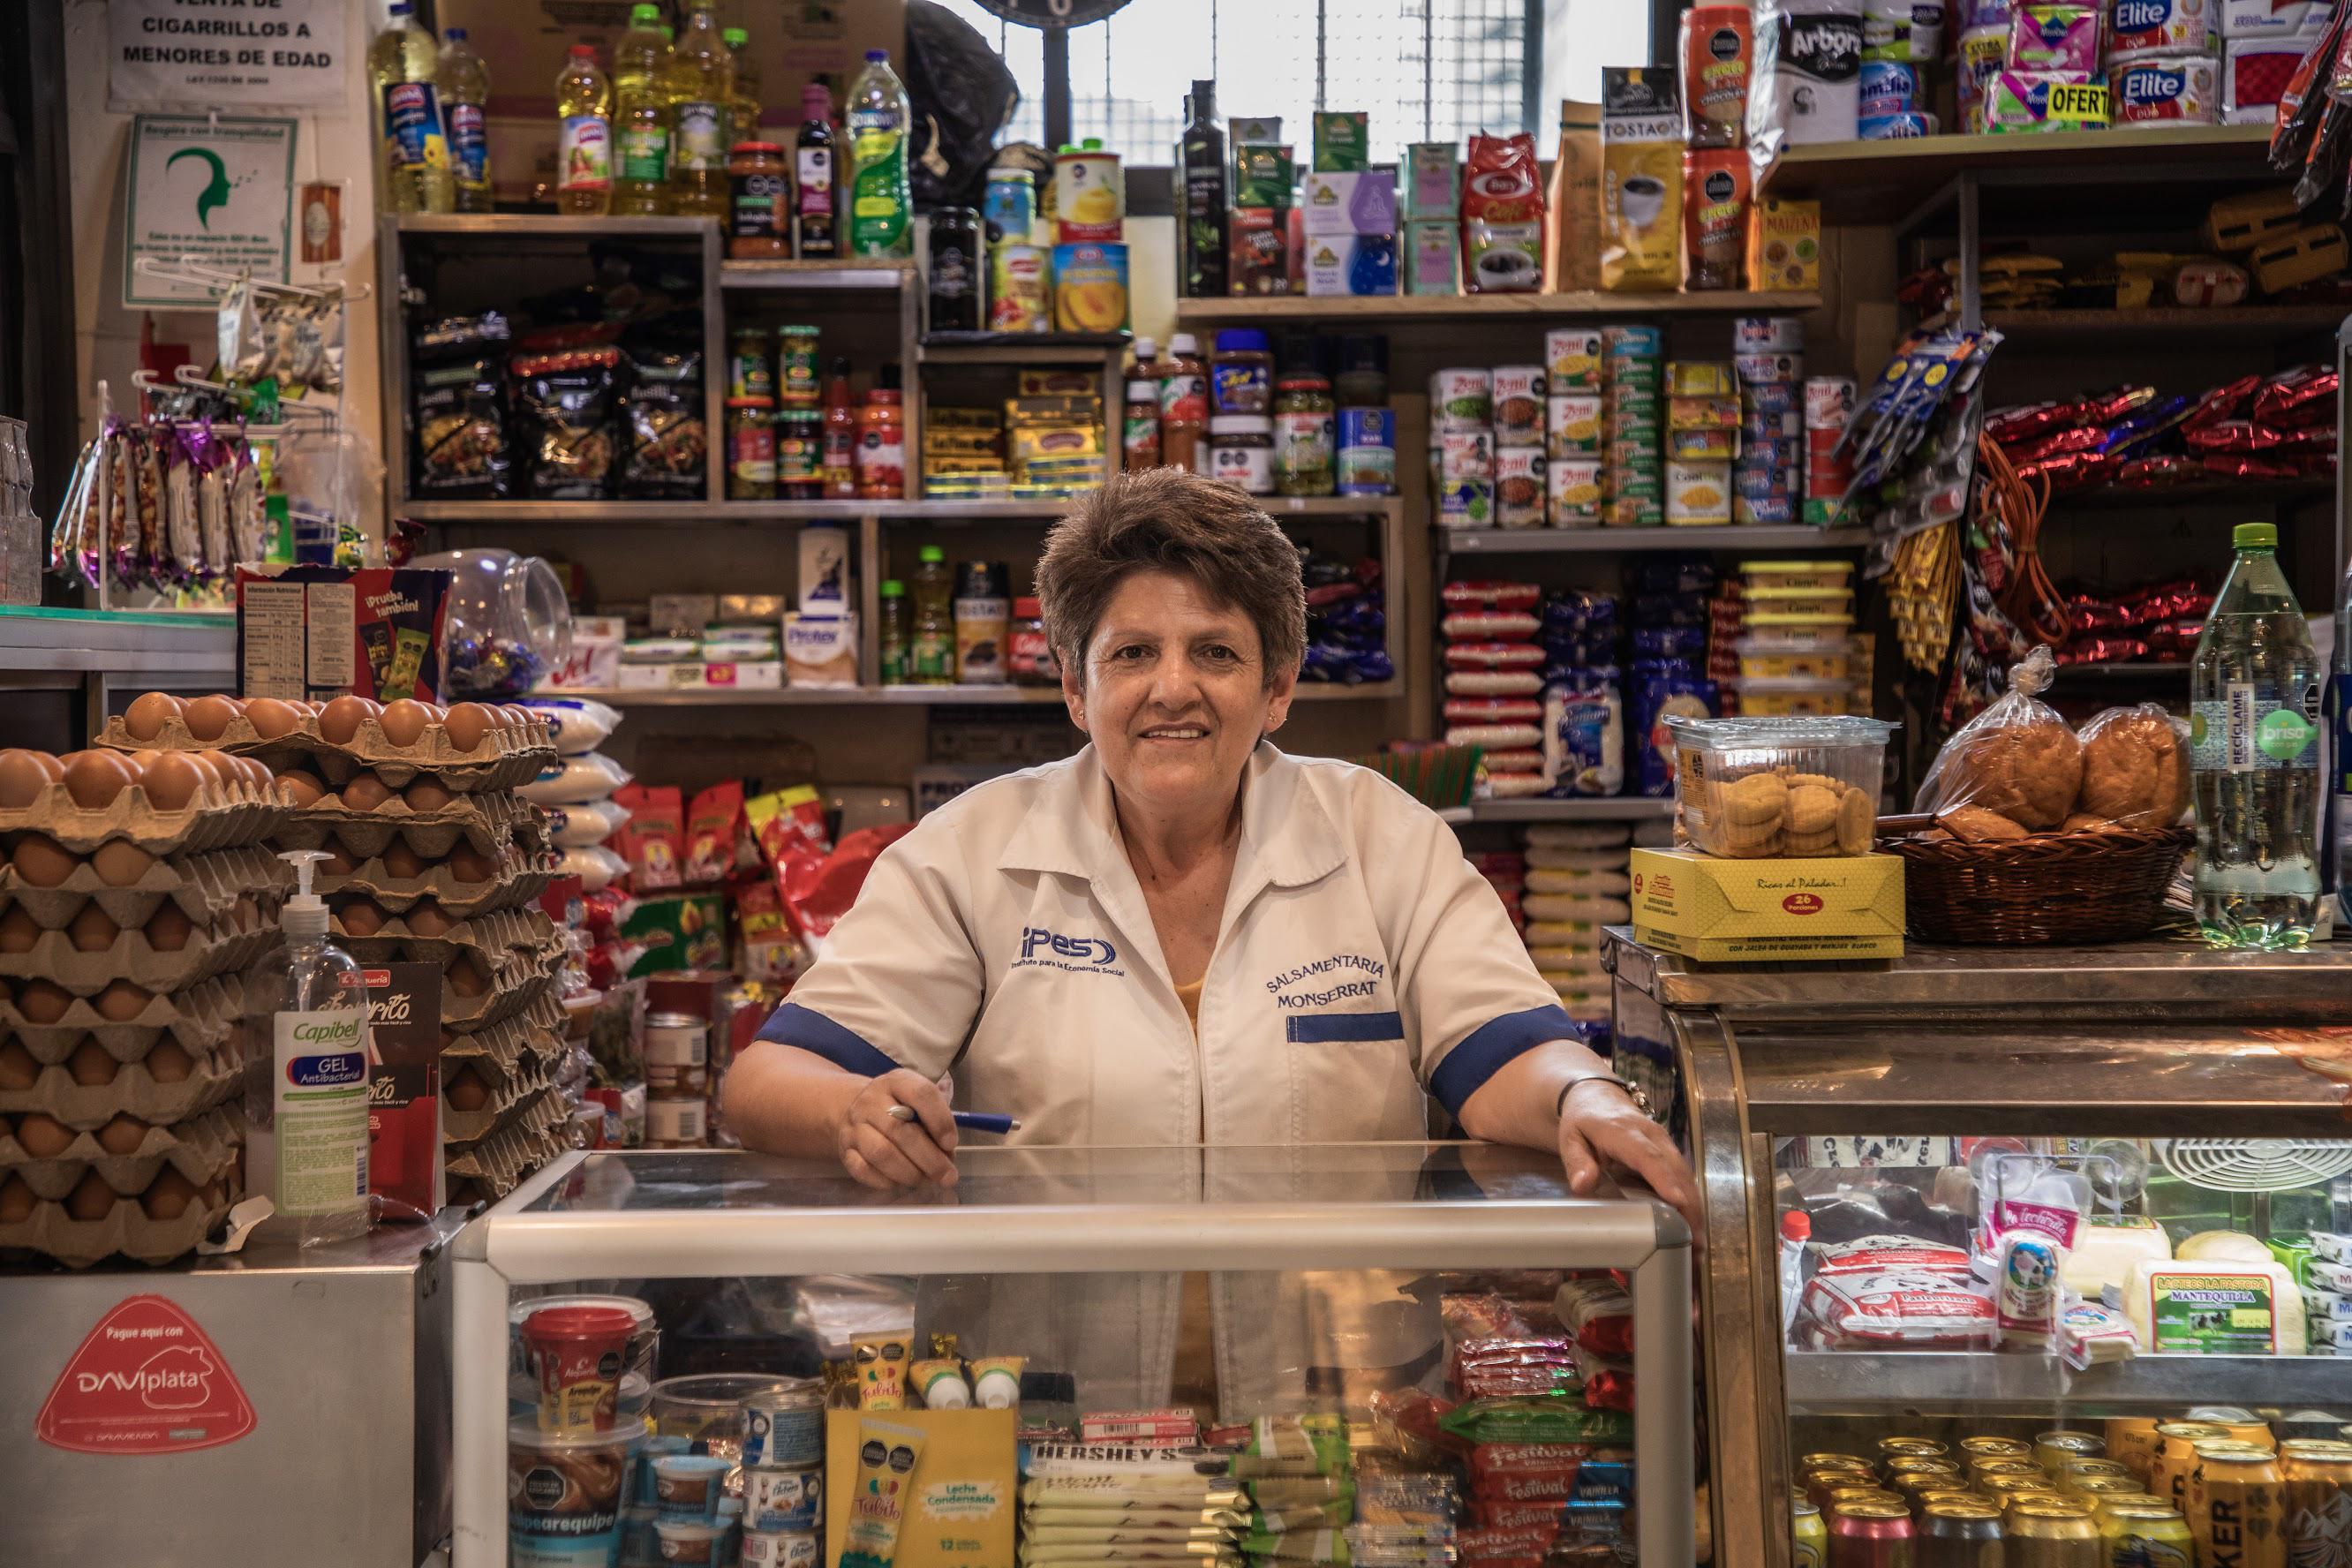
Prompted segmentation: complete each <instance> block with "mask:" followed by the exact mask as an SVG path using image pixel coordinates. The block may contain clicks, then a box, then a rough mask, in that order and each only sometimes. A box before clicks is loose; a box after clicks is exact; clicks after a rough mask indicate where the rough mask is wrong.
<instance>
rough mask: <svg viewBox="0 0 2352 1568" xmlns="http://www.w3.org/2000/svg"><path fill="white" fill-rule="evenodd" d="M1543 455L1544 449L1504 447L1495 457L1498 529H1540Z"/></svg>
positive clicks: (1541, 521) (1542, 501) (1541, 523)
mask: <svg viewBox="0 0 2352 1568" xmlns="http://www.w3.org/2000/svg"><path fill="white" fill-rule="evenodd" d="M1543 522H1544V455H1543V448H1542V447H1502V448H1500V449H1498V450H1497V451H1496V453H1495V525H1496V527H1498V528H1541V527H1542V526H1543Z"/></svg>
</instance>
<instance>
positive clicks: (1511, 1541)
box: [1454, 1522, 1559, 1562]
mask: <svg viewBox="0 0 2352 1568" xmlns="http://www.w3.org/2000/svg"><path fill="white" fill-rule="evenodd" d="M1558 1535H1559V1525H1558V1523H1557V1522H1554V1523H1552V1524H1548V1525H1547V1524H1528V1525H1519V1526H1517V1527H1515V1528H1512V1529H1508V1530H1503V1529H1496V1528H1494V1527H1491V1526H1490V1527H1488V1528H1486V1529H1483V1530H1465V1531H1456V1532H1455V1534H1454V1548H1455V1550H1457V1551H1459V1552H1461V1553H1462V1557H1463V1561H1465V1562H1467V1561H1469V1560H1470V1559H1471V1558H1474V1557H1476V1558H1482V1559H1489V1558H1496V1557H1533V1558H1537V1559H1541V1558H1542V1556H1543V1554H1544V1552H1545V1551H1546V1550H1547V1549H1548V1548H1549V1547H1550V1545H1551V1543H1552V1541H1553V1540H1554V1538H1556V1537H1557V1536H1558Z"/></svg>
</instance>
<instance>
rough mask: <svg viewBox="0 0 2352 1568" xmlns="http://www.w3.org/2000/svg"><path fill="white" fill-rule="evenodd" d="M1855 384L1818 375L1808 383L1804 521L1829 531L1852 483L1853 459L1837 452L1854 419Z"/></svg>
mask: <svg viewBox="0 0 2352 1568" xmlns="http://www.w3.org/2000/svg"><path fill="white" fill-rule="evenodd" d="M1853 399H1854V385H1853V380H1852V379H1851V378H1849V377H1846V376H1843V375H1817V376H1813V377H1811V379H1810V380H1808V381H1807V382H1806V383H1805V511H1804V519H1805V521H1806V522H1808V523H1809V524H1811V525H1812V526H1813V527H1816V528H1826V527H1828V526H1829V525H1830V524H1832V523H1833V522H1835V521H1837V520H1838V514H1839V513H1840V512H1842V511H1843V510H1845V492H1846V491H1847V489H1850V488H1852V486H1853V456H1852V455H1851V454H1849V453H1843V452H1840V451H1839V450H1838V442H1839V441H1840V440H1841V439H1843V437H1844V436H1845V426H1846V421H1847V420H1849V419H1852V418H1853Z"/></svg>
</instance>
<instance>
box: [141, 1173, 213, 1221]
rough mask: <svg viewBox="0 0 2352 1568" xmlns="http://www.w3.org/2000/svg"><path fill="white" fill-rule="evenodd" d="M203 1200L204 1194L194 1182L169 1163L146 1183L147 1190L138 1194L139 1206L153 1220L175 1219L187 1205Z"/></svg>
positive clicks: (185, 1209)
mask: <svg viewBox="0 0 2352 1568" xmlns="http://www.w3.org/2000/svg"><path fill="white" fill-rule="evenodd" d="M203 1201H204V1194H202V1193H201V1192H199V1191H198V1190H197V1187H196V1184H195V1183H194V1182H192V1181H190V1180H188V1178H187V1177H185V1176H184V1175H182V1174H180V1173H179V1172H178V1171H176V1170H174V1169H173V1168H172V1167H171V1166H169V1165H166V1166H164V1167H163V1170H162V1171H161V1172H159V1173H157V1174H156V1177H155V1179H154V1180H153V1181H152V1182H150V1183H148V1184H147V1190H146V1191H145V1192H143V1193H142V1194H139V1206H140V1207H141V1208H142V1209H144V1210H146V1211H147V1217H148V1218H149V1219H155V1220H173V1219H177V1218H179V1217H180V1216H181V1215H184V1214H185V1213H187V1212H188V1205H191V1204H197V1205H201V1204H202V1203H203Z"/></svg>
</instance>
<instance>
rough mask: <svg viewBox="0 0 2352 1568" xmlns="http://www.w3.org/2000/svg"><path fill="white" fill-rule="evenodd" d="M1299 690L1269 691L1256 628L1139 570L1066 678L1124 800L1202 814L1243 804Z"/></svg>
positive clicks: (1288, 678) (1288, 684) (1174, 581)
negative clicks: (1262, 753)
mask: <svg viewBox="0 0 2352 1568" xmlns="http://www.w3.org/2000/svg"><path fill="white" fill-rule="evenodd" d="M1297 682H1298V674H1297V671H1296V670H1285V671H1283V672H1282V673H1281V675H1280V676H1279V677H1278V678H1277V679H1276V680H1274V681H1273V682H1272V683H1271V684H1269V683H1268V682H1267V680H1266V669H1265V654H1264V651H1263V648H1262V645H1261V643H1260V640H1259V637H1258V633H1257V628H1256V627H1255V626H1253V625H1251V624H1250V620H1249V617H1248V616H1245V615H1244V614H1243V613H1242V612H1241V611H1240V610H1238V609H1236V608H1234V606H1233V605H1221V604H1218V603H1217V602H1216V601H1214V600H1213V599H1211V598H1210V597H1209V596H1208V595H1207V594H1206V593H1205V592H1203V591H1202V587H1201V584H1199V583H1197V582H1195V581H1194V580H1193V579H1192V577H1190V576H1188V575H1186V574H1181V573H1177V572H1158V571H1142V572H1137V573H1134V574H1130V575H1129V577H1128V578H1127V579H1126V580H1125V581H1123V582H1121V583H1120V584H1119V585H1118V588H1117V590H1116V591H1114V592H1113V594H1112V595H1111V598H1110V602H1109V604H1108V605H1106V606H1105V607H1104V609H1103V613H1102V616H1101V618H1100V619H1099V620H1097V622H1096V623H1095V629H1094V636H1093V638H1092V639H1091V640H1090V641H1089V642H1088V643H1087V649H1086V668H1085V671H1084V679H1083V681H1081V680H1080V679H1079V672H1077V671H1075V670H1065V671H1064V672H1063V676H1062V695H1063V697H1064V699H1065V700H1066V701H1067V702H1068V703H1069V706H1070V718H1071V721H1073V722H1074V723H1076V725H1077V726H1078V728H1080V729H1081V730H1084V731H1086V732H1087V736H1088V737H1089V738H1090V739H1092V740H1093V742H1094V744H1095V750H1096V752H1097V754H1098V755H1099V756H1100V757H1101V758H1102V764H1103V771H1104V772H1105V773H1108V774H1109V775H1110V781H1111V784H1112V787H1113V788H1115V789H1117V790H1118V792H1119V793H1120V794H1121V795H1124V796H1126V797H1128V798H1129V799H1130V800H1133V801H1135V802H1137V803H1138V804H1140V805H1146V806H1148V807H1150V808H1151V809H1153V810H1155V811H1159V812H1163V813H1167V814H1169V815H1172V816H1192V815H1194V814H1196V813H1203V812H1207V811H1209V810H1212V809H1223V808H1224V807H1227V806H1230V805H1232V803H1233V800H1234V794H1235V792H1236V791H1237V790H1238V789H1239V787H1240V784H1241V776H1242V769H1243V767H1244V765H1245V764H1247V763H1248V761H1249V755H1250V752H1252V751H1254V750H1255V748H1256V746H1257V742H1258V740H1259V737H1261V736H1263V735H1265V734H1268V733H1270V732H1272V731H1275V730H1276V729H1278V728H1280V726H1281V724H1282V721H1283V720H1284V719H1286V717H1288V716H1289V712H1290V697H1291V692H1292V690H1293V689H1295V688H1296V687H1297Z"/></svg>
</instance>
